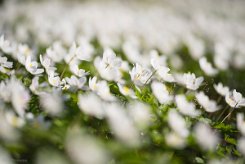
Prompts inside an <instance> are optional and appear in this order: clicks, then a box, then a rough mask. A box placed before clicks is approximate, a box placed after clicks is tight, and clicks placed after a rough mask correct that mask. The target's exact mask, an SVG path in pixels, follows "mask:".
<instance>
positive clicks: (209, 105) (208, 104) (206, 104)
mask: <svg viewBox="0 0 245 164" xmlns="http://www.w3.org/2000/svg"><path fill="white" fill-rule="evenodd" d="M196 99H197V101H198V103H199V104H200V105H201V106H202V107H203V108H204V109H205V111H207V112H216V111H217V110H219V109H220V107H219V106H218V105H217V103H216V101H214V100H210V99H209V97H208V96H207V95H205V94H204V93H203V92H199V93H196Z"/></svg>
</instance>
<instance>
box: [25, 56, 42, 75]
mask: <svg viewBox="0 0 245 164" xmlns="http://www.w3.org/2000/svg"><path fill="white" fill-rule="evenodd" d="M25 67H26V70H27V71H28V72H30V73H31V74H33V75H37V74H41V73H43V72H44V69H42V68H38V63H37V62H36V61H31V56H28V57H27V58H26V62H25Z"/></svg>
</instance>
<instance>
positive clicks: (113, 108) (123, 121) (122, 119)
mask: <svg viewBox="0 0 245 164" xmlns="http://www.w3.org/2000/svg"><path fill="white" fill-rule="evenodd" d="M105 109H106V110H105V112H106V117H107V121H108V122H109V126H110V128H111V130H112V131H113V132H114V134H115V135H116V137H118V138H119V139H120V140H121V141H123V142H124V143H125V144H127V145H129V146H137V145H138V144H139V141H140V140H139V132H138V130H137V129H136V128H135V127H134V124H133V121H132V120H131V119H130V118H129V117H128V115H127V113H126V112H125V109H123V108H122V106H120V105H119V104H116V103H112V104H108V105H107V106H106V107H105Z"/></svg>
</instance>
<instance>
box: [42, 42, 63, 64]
mask: <svg viewBox="0 0 245 164" xmlns="http://www.w3.org/2000/svg"><path fill="white" fill-rule="evenodd" d="M66 53H67V52H66V50H65V49H64V47H63V46H62V44H61V42H54V43H53V45H52V46H51V47H49V48H48V49H47V50H46V54H47V56H48V57H49V58H50V59H52V61H54V62H60V61H61V60H63V58H64V56H65V55H66Z"/></svg>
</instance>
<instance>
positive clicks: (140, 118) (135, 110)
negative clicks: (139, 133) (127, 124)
mask: <svg viewBox="0 0 245 164" xmlns="http://www.w3.org/2000/svg"><path fill="white" fill-rule="evenodd" d="M128 110H129V115H130V116H131V117H132V119H133V121H134V123H135V124H136V126H137V127H139V128H140V129H145V128H147V126H148V125H149V124H150V119H151V113H150V107H149V106H148V105H147V104H143V103H141V102H133V103H130V104H129V105H128Z"/></svg>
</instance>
